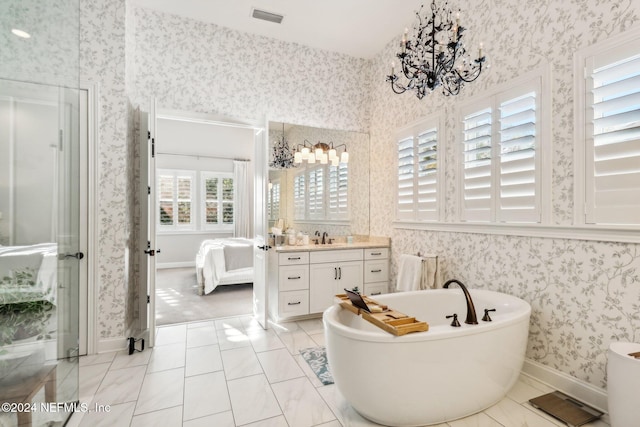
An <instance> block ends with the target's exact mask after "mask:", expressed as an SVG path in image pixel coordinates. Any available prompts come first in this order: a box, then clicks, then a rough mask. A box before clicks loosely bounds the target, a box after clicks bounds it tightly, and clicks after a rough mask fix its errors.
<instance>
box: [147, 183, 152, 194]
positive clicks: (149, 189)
mask: <svg viewBox="0 0 640 427" xmlns="http://www.w3.org/2000/svg"><path fill="white" fill-rule="evenodd" d="M147 194H151V187H150V186H148V185H147Z"/></svg>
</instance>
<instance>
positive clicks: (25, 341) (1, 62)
mask: <svg viewBox="0 0 640 427" xmlns="http://www.w3.org/2000/svg"><path fill="white" fill-rule="evenodd" d="M78 87H79V2H78V0H59V1H56V2H50V1H46V2H42V1H39V0H2V1H1V2H0V403H2V404H3V406H2V409H3V410H2V411H1V412H0V425H3V426H4V425H7V426H13V425H16V426H18V425H19V426H22V425H33V426H43V425H47V426H49V425H54V426H55V425H63V424H64V423H65V422H66V421H67V420H68V418H69V417H70V416H71V414H72V412H73V410H74V408H75V404H77V402H78V338H79V318H78V314H79V305H80V298H79V295H80V288H79V267H80V263H82V262H85V261H83V259H82V258H83V254H82V253H80V251H79V236H80V223H81V221H80V219H81V218H80V198H81V196H80V179H81V177H80V173H79V171H80V135H79V133H80V123H79V117H80V107H79V91H78ZM85 179H86V178H85Z"/></svg>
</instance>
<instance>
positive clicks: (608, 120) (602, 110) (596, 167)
mask: <svg viewBox="0 0 640 427" xmlns="http://www.w3.org/2000/svg"><path fill="white" fill-rule="evenodd" d="M586 76H587V81H586V91H587V96H586V99H587V111H586V114H587V121H586V127H587V132H586V150H585V153H586V168H585V171H586V177H585V178H586V182H585V184H586V197H585V200H586V206H585V208H586V211H585V213H586V218H585V222H586V223H591V224H634V225H638V224H640V47H639V46H638V45H637V44H636V45H635V46H633V47H631V46H624V49H619V50H617V51H613V52H612V51H607V52H606V53H602V54H600V55H598V56H595V57H592V58H591V60H590V61H588V63H587V70H586Z"/></svg>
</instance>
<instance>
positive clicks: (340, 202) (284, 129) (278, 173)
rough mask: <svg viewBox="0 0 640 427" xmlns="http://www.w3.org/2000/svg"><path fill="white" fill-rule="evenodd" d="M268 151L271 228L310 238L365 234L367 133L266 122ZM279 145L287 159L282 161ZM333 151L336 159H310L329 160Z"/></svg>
mask: <svg viewBox="0 0 640 427" xmlns="http://www.w3.org/2000/svg"><path fill="white" fill-rule="evenodd" d="M283 138H284V143H283V142H282V140H283ZM269 147H270V153H269V155H270V158H269V164H270V168H269V195H268V203H267V205H268V207H267V209H268V212H267V216H268V218H269V226H270V227H274V226H275V227H276V228H281V229H282V232H283V233H285V232H286V230H287V229H289V228H291V229H294V230H295V231H296V232H299V231H301V232H303V233H307V234H309V235H310V236H311V237H313V234H314V233H315V232H316V231H319V232H320V233H323V232H327V233H328V234H329V235H330V236H332V237H334V236H335V237H341V236H348V235H366V236H368V235H369V173H370V171H369V134H367V133H363V132H353V131H342V130H333V129H324V128H316V127H310V126H300V125H295V124H288V123H280V122H269ZM283 147H288V149H289V156H290V160H291V161H288V162H287V161H283V159H284V158H286V157H287V155H286V153H283ZM304 147H307V148H308V150H309V152H310V153H313V154H314V155H313V156H311V159H310V158H309V157H310V156H309V155H308V154H306V153H305V155H302V153H304V151H303V148H304ZM332 148H333V149H335V150H336V155H337V157H338V158H339V161H335V160H334V161H332V160H331V159H327V158H326V157H325V162H322V161H321V159H320V156H319V158H318V159H315V153H316V150H323V151H324V154H325V156H328V155H330V154H333V153H330V152H329V151H330V150H331V149H332ZM284 150H286V149H284ZM295 152H298V153H300V154H298V155H297V156H296V157H297V159H295V161H293V160H294V159H293V155H294V153H295ZM345 152H346V153H347V154H346V155H344V154H342V153H345ZM317 153H318V154H320V151H318V152H317ZM301 157H303V158H301ZM345 160H347V161H345Z"/></svg>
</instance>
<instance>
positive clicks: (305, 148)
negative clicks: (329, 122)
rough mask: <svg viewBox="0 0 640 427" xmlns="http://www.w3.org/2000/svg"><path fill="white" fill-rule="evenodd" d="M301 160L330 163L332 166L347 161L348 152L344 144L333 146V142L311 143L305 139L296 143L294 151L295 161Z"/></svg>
mask: <svg viewBox="0 0 640 427" xmlns="http://www.w3.org/2000/svg"><path fill="white" fill-rule="evenodd" d="M342 147H344V148H343V150H344V151H342V152H341V153H340V154H338V149H339V148H342ZM303 160H306V161H307V163H316V162H318V163H320V164H323V165H326V164H327V163H331V165H332V166H338V164H340V163H349V153H348V152H347V146H346V144H340V145H338V146H336V147H334V146H333V142H329V143H328V144H325V143H324V142H318V143H317V144H312V143H310V142H309V141H307V140H306V139H305V140H304V142H303V143H302V144H298V146H297V147H296V150H295V153H294V162H295V163H302V161H303Z"/></svg>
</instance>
